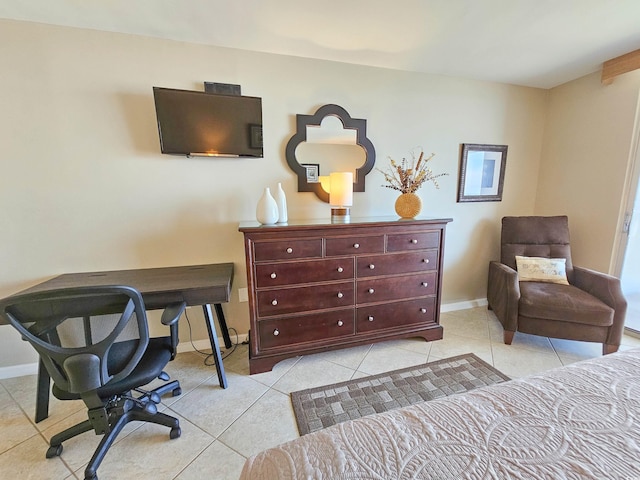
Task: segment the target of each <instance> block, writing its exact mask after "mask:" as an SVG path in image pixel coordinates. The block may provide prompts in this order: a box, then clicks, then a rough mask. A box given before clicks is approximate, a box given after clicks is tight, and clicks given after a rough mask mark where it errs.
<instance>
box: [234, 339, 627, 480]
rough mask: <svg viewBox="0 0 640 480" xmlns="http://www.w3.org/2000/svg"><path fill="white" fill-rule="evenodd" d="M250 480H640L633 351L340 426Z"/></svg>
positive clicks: (270, 455) (275, 452)
mask: <svg viewBox="0 0 640 480" xmlns="http://www.w3.org/2000/svg"><path fill="white" fill-rule="evenodd" d="M240 478H241V480H250V479H258V480H259V479H264V480H274V479H291V480H293V479H331V480H338V479H351V480H353V479H380V480H391V479H449V478H450V479H454V478H455V479H485V478H486V479H547V478H548V479H554V480H555V479H576V480H577V479H580V480H584V479H593V480H602V479H627V480H633V479H640V348H638V349H632V350H627V351H622V352H618V353H615V354H611V355H607V356H604V357H601V358H597V359H593V360H586V361H583V362H579V363H575V364H572V365H568V366H565V367H561V368H557V369H554V370H550V371H548V372H545V373H544V374H540V375H535V376H530V377H526V378H523V379H516V380H511V381H509V382H506V383H501V384H498V385H492V386H488V387H483V388H479V389H476V390H473V391H471V392H467V393H464V394H459V395H452V396H450V397H447V398H444V399H439V400H432V401H430V402H424V403H420V404H417V405H413V406H409V407H404V408H400V409H397V410H392V411H389V412H385V413H382V414H377V415H373V416H369V417H365V418H361V419H358V420H353V421H348V422H344V423H341V424H338V425H335V426H333V427H330V428H326V429H324V430H321V431H319V432H316V433H312V434H309V435H305V436H303V437H300V438H297V439H296V440H293V441H291V442H288V443H285V444H282V445H280V446H278V447H274V448H271V449H268V450H265V451H263V452H261V453H259V454H257V455H255V456H253V457H251V458H249V459H247V461H246V463H245V465H244V469H243V471H242V474H241V477H240Z"/></svg>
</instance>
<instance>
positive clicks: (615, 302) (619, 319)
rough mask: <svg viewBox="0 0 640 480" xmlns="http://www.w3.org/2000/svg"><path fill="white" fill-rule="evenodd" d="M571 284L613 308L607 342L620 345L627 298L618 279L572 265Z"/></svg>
mask: <svg viewBox="0 0 640 480" xmlns="http://www.w3.org/2000/svg"><path fill="white" fill-rule="evenodd" d="M573 285H574V286H576V287H578V288H579V289H580V290H584V291H585V292H587V293H589V294H590V295H593V296H594V297H596V298H597V299H599V300H601V301H602V302H604V303H605V304H607V305H609V306H610V307H611V308H613V310H614V315H613V325H612V326H611V329H610V331H609V336H608V339H607V343H608V344H609V345H620V341H621V339H622V331H623V328H624V319H625V317H626V315H627V300H626V299H625V298H624V294H623V293H622V287H621V285H620V279H619V278H616V277H614V276H611V275H607V274H606V273H602V272H596V271H595V270H591V269H588V268H583V267H577V266H575V265H574V266H573Z"/></svg>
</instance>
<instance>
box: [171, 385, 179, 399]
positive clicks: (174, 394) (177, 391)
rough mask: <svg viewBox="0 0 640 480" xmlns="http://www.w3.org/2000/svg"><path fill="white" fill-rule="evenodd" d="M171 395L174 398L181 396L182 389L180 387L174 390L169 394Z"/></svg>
mask: <svg viewBox="0 0 640 480" xmlns="http://www.w3.org/2000/svg"><path fill="white" fill-rule="evenodd" d="M171 395H172V396H174V397H177V396H178V395H182V388H180V387H178V388H174V389H173V392H171Z"/></svg>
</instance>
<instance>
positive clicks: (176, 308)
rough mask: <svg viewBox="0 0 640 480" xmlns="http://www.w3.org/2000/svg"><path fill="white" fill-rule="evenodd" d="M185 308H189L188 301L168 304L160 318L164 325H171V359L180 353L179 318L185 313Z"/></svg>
mask: <svg viewBox="0 0 640 480" xmlns="http://www.w3.org/2000/svg"><path fill="white" fill-rule="evenodd" d="M185 308H187V304H186V302H180V303H172V304H171V305H167V307H166V308H165V309H164V312H162V318H161V319H160V321H161V322H162V324H163V325H168V326H169V329H170V332H171V360H173V359H174V358H176V354H177V353H178V342H179V341H180V339H179V337H178V320H179V319H180V316H181V315H182V314H183V313H184V309H185Z"/></svg>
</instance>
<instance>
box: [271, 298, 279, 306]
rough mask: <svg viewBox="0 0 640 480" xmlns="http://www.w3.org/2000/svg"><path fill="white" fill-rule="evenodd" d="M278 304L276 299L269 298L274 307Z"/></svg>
mask: <svg viewBox="0 0 640 480" xmlns="http://www.w3.org/2000/svg"><path fill="white" fill-rule="evenodd" d="M277 304H278V300H275V299H274V300H271V305H273V306H274V307H275V306H276V305H277Z"/></svg>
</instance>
